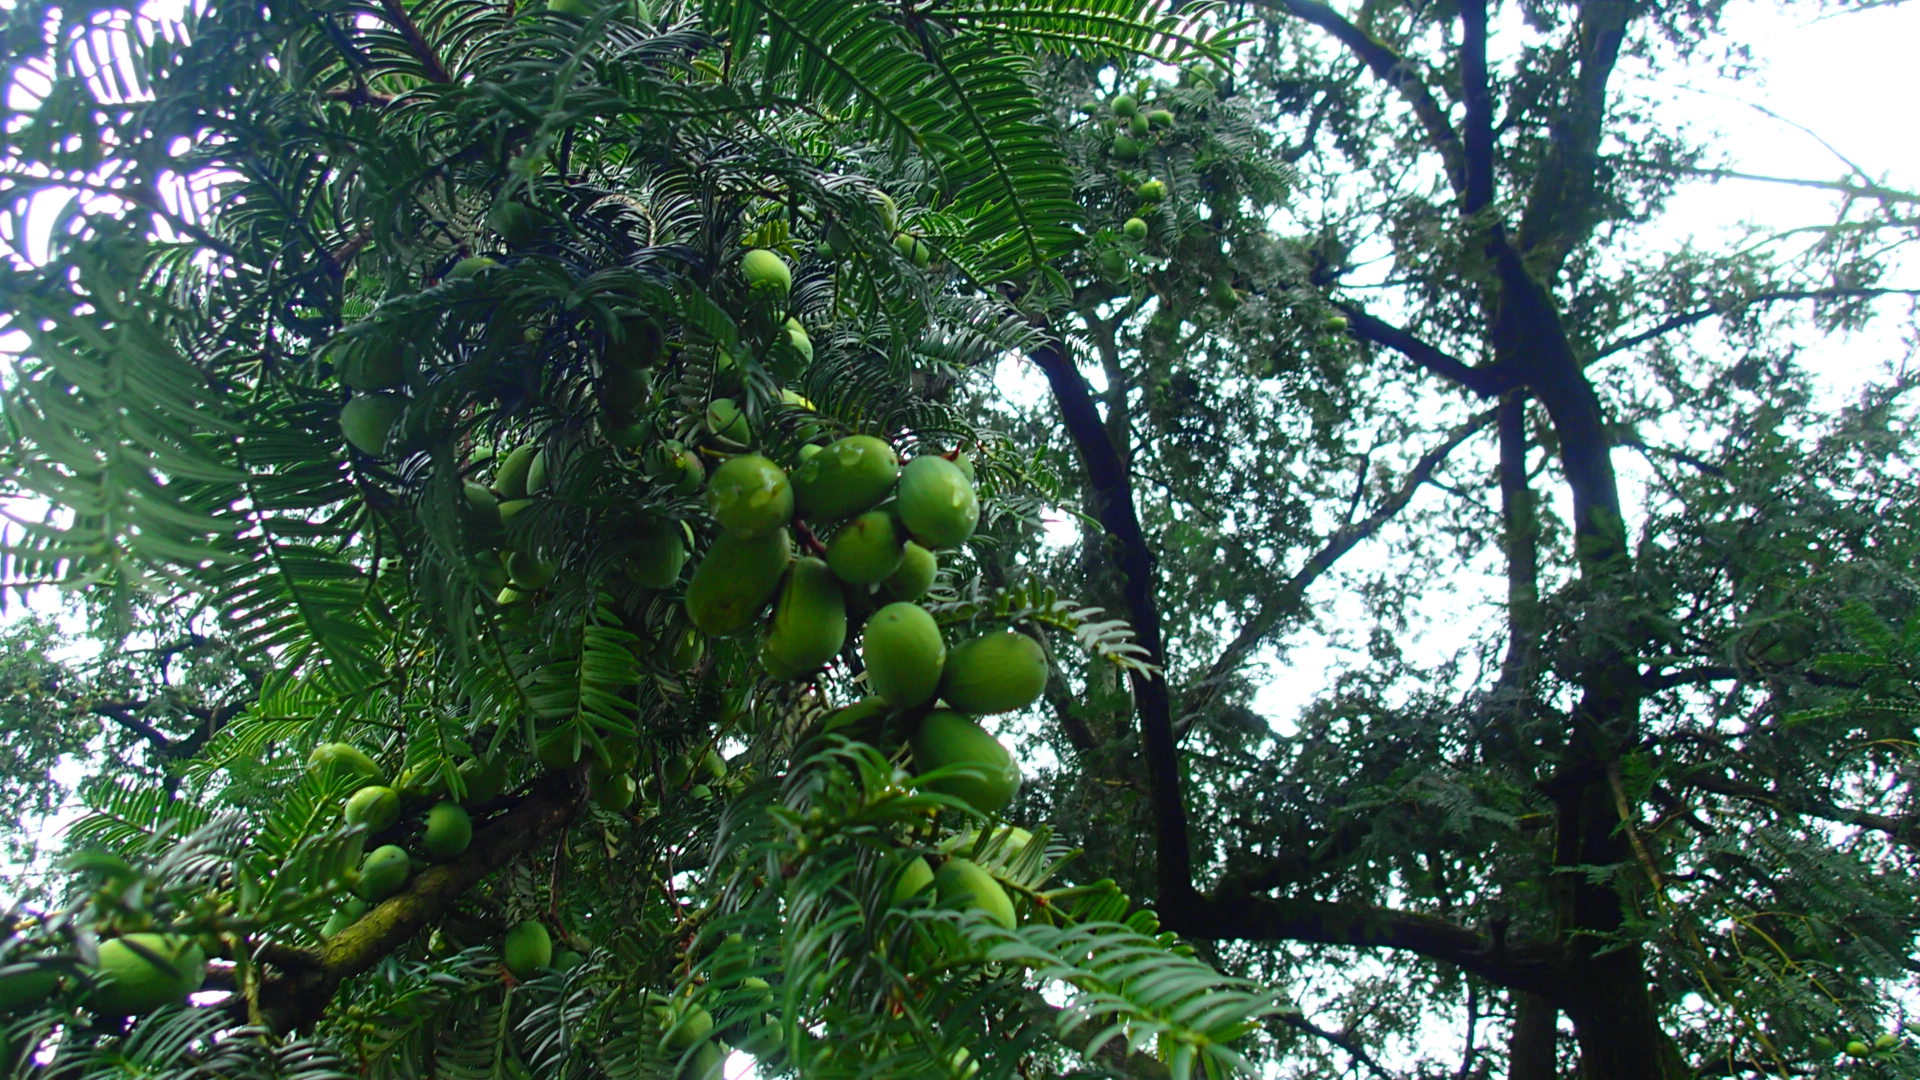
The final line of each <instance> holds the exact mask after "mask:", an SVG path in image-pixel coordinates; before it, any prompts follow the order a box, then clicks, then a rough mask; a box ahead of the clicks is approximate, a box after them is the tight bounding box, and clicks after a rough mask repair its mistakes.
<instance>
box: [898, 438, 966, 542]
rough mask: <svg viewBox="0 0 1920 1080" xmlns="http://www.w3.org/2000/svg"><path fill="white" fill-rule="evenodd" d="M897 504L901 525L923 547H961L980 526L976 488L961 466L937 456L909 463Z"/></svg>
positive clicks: (919, 458)
mask: <svg viewBox="0 0 1920 1080" xmlns="http://www.w3.org/2000/svg"><path fill="white" fill-rule="evenodd" d="M895 500H896V503H895V505H896V508H897V512H898V513H899V515H900V523H901V524H902V525H905V526H906V527H907V532H909V533H911V534H912V536H913V538H914V539H915V540H917V541H919V542H920V544H921V546H923V547H928V548H947V547H958V546H959V545H960V544H962V543H964V542H965V541H966V539H967V537H969V536H972V535H973V530H974V526H976V525H978V524H979V522H980V499H979V496H977V495H975V494H974V492H973V485H972V484H971V483H969V482H968V481H967V478H966V476H965V475H964V474H962V473H961V471H960V468H959V466H957V465H955V464H954V463H953V462H951V461H948V460H947V459H946V458H943V457H939V456H938V455H934V454H925V455H922V456H920V457H917V458H914V459H913V460H912V461H909V462H907V466H906V468H904V469H902V470H900V486H899V491H898V493H897V494H896V495H895Z"/></svg>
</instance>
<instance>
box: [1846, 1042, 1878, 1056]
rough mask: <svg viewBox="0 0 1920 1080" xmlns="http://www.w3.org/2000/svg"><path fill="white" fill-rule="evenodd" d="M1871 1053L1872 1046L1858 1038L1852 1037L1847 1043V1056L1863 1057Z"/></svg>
mask: <svg viewBox="0 0 1920 1080" xmlns="http://www.w3.org/2000/svg"><path fill="white" fill-rule="evenodd" d="M1872 1053H1873V1048H1872V1047H1869V1046H1868V1045H1867V1044H1866V1043H1863V1042H1861V1041H1860V1040H1859V1039H1852V1040H1850V1041H1848V1043H1847V1056H1848V1057H1857V1058H1863V1057H1866V1056H1868V1055H1869V1054H1872Z"/></svg>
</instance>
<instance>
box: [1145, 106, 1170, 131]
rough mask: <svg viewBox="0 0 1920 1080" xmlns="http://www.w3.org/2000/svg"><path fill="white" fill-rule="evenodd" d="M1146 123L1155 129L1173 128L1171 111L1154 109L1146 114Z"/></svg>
mask: <svg viewBox="0 0 1920 1080" xmlns="http://www.w3.org/2000/svg"><path fill="white" fill-rule="evenodd" d="M1147 123H1149V124H1152V125H1153V126H1154V127H1155V128H1170V127H1172V126H1173V111H1172V110H1171V109H1155V110H1153V111H1152V112H1150V113H1148V114H1147Z"/></svg>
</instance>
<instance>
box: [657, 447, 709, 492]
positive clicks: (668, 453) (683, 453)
mask: <svg viewBox="0 0 1920 1080" xmlns="http://www.w3.org/2000/svg"><path fill="white" fill-rule="evenodd" d="M647 472H648V475H650V476H652V477H653V479H654V482H656V483H660V484H665V485H666V486H667V487H668V488H669V489H671V490H672V491H673V492H674V493H675V494H677V495H690V494H692V493H693V492H696V491H699V490H700V485H701V484H702V483H703V482H705V480H706V478H707V467H706V466H705V465H702V464H701V463H700V455H698V454H696V453H694V452H693V451H691V450H689V449H687V447H686V444H684V443H680V442H675V441H674V440H672V439H668V440H667V441H666V442H663V443H661V444H660V445H659V446H658V447H655V448H654V451H653V453H652V454H651V455H649V460H648V463H647Z"/></svg>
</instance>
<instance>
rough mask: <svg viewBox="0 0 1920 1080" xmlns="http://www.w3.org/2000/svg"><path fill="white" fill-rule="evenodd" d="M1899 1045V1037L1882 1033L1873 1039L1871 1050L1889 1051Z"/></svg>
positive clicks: (1890, 1033)
mask: <svg viewBox="0 0 1920 1080" xmlns="http://www.w3.org/2000/svg"><path fill="white" fill-rule="evenodd" d="M1899 1045H1900V1037H1899V1036H1897V1035H1894V1034H1893V1033H1892V1032H1887V1031H1883V1032H1881V1033H1880V1034H1878V1035H1875V1036H1874V1037H1873V1048H1874V1049H1875V1050H1891V1049H1893V1048H1894V1047H1896V1046H1899Z"/></svg>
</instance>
